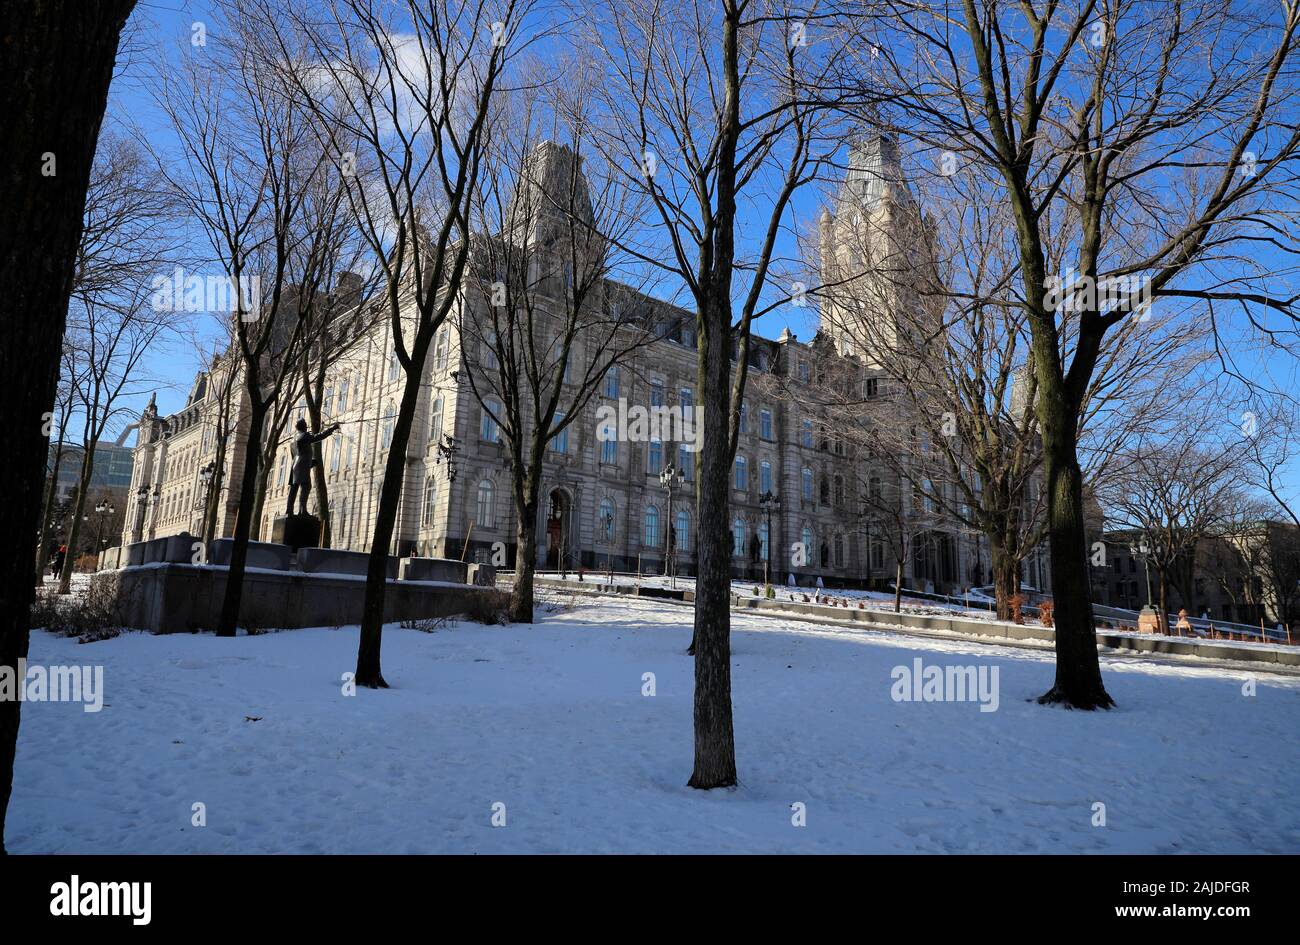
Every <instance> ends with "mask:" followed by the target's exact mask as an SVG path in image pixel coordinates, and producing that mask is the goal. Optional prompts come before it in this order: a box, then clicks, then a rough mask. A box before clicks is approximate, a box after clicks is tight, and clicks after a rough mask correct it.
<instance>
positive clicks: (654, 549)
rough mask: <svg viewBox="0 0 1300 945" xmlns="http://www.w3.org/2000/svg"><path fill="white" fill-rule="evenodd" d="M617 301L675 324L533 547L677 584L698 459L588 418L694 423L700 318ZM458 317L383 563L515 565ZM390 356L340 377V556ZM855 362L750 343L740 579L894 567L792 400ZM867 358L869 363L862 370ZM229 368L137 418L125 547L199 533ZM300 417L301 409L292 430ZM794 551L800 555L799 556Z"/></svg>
mask: <svg viewBox="0 0 1300 945" xmlns="http://www.w3.org/2000/svg"><path fill="white" fill-rule="evenodd" d="M876 146H877V147H879V139H878V138H877V139H876ZM566 151H567V149H565V148H561V147H558V146H555V145H550V144H548V145H544V146H543V154H544V155H551V156H555V157H562V156H563V152H566ZM855 153H858V154H864V153H865V152H863V151H861V150H859V151H857V152H855ZM584 186H585V185H584ZM859 189H861V187H860V185H859V183H857V182H856V178H855V179H854V180H850V181H849V182H848V183H846V185H845V188H844V189H843V191H842V193H841V195H840V197H839V198H838V201H837V212H838V213H841V214H842V213H844V212H846V207H847V206H848V201H850V200H852V199H854V196H855V194H856V193H857V191H858V190H859ZM858 196H861V195H858ZM867 196H868V197H869V196H870V195H869V194H868V195H867ZM623 293H624V295H625V297H639V300H640V301H641V302H642V303H644V305H645V306H646V307H647V308H648V309H655V310H658V311H661V312H664V313H665V317H664V325H663V330H662V331H661V332H660V333H659V334H660V337H658V338H657V340H655V341H653V342H652V343H650V344H649V345H648V346H646V347H643V348H641V349H639V350H638V351H637V352H636V353H635V354H633V355H632V356H630V357H629V358H627V359H626V360H625V361H624V362H623V363H621V364H619V365H618V366H617V367H616V368H614V369H612V370H611V371H609V372H608V373H607V374H606V375H605V376H604V378H603V379H602V381H601V384H600V389H599V391H598V393H597V396H595V397H594V398H593V399H592V401H591V403H590V404H588V406H587V408H586V411H585V415H584V416H583V417H582V418H581V419H580V420H578V421H576V422H574V423H573V424H572V425H571V426H570V427H569V428H568V429H567V430H566V431H565V432H564V433H563V434H561V435H560V436H557V437H556V438H555V439H554V440H553V441H552V443H551V444H550V446H549V449H548V451H547V456H546V465H545V473H544V479H545V482H544V488H543V492H542V495H543V496H544V497H545V498H544V501H543V502H542V505H541V508H540V510H539V516H540V519H541V520H540V521H539V523H538V526H539V527H538V529H537V536H538V539H537V546H536V547H535V548H532V549H529V550H528V553H530V554H533V555H535V556H536V560H537V561H538V563H539V565H540V566H542V567H545V568H557V567H559V566H561V564H563V566H564V567H566V568H568V569H577V568H586V569H592V570H604V569H606V568H609V569H611V570H614V571H632V572H636V571H643V572H662V571H663V569H664V566H665V556H666V555H665V551H666V547H667V544H668V541H669V537H670V535H671V536H672V538H673V540H674V541H675V547H676V552H675V561H676V569H677V572H678V573H679V574H690V573H693V572H694V564H693V562H694V551H695V527H694V524H695V513H694V509H693V508H692V504H693V500H692V498H691V495H692V489H691V484H692V483H693V481H694V474H695V465H696V464H695V462H694V455H693V454H692V452H691V450H690V449H689V447H688V446H686V445H685V444H681V443H677V442H673V441H671V440H664V441H647V442H627V441H620V440H606V439H601V438H600V437H599V436H598V435H597V421H596V415H597V411H598V410H599V409H600V408H601V407H602V406H603V407H608V408H612V409H617V407H618V404H619V402H620V401H622V402H624V403H625V404H633V405H636V404H639V405H643V406H646V407H651V406H664V407H677V408H680V409H681V410H682V411H683V412H684V413H688V414H689V412H690V411H692V410H694V409H695V405H696V404H697V398H696V393H695V387H696V383H697V382H696V360H697V359H696V348H695V340H694V331H693V329H694V316H693V314H692V313H688V312H685V311H682V310H678V309H673V308H672V307H671V306H668V305H666V304H665V303H664V302H662V301H661V300H657V299H651V298H649V297H644V296H639V293H637V292H636V290H634V289H632V288H630V287H623ZM456 322H457V320H455V319H450V320H449V322H448V324H446V325H444V326H443V327H442V328H441V329H440V331H439V333H438V334H437V335H436V337H435V340H434V342H433V345H432V348H431V350H430V352H429V356H428V359H427V361H426V364H425V383H424V386H423V389H422V391H421V394H420V401H419V404H418V408H417V413H416V421H415V426H414V429H413V431H412V435H411V437H410V441H409V444H408V446H407V455H406V464H405V470H406V471H405V478H404V482H403V486H402V495H401V505H400V510H399V514H398V518H397V524H396V528H395V531H394V538H393V543H392V548H391V549H390V551H391V553H393V554H398V555H410V554H416V555H424V556H433V557H448V558H457V559H459V558H462V557H465V558H468V559H469V560H483V561H493V560H495V561H498V562H503V563H504V566H505V567H507V568H508V567H510V566H511V565H512V564H513V561H514V559H515V554H516V549H515V547H514V543H515V526H514V521H513V515H514V511H513V503H512V501H511V497H510V496H511V493H510V471H509V468H508V456H507V453H506V451H505V447H504V445H503V443H502V437H501V433H500V431H499V429H497V426H496V424H495V423H494V422H493V421H492V419H491V417H490V416H489V415H488V414H487V413H486V412H485V411H484V410H483V409H482V408H481V407H480V404H479V402H478V400H477V399H476V398H475V396H474V394H473V393H472V392H471V390H470V388H469V384H468V381H467V378H466V376H465V371H466V370H469V369H472V366H473V365H474V364H476V363H479V361H478V358H477V357H475V356H474V354H475V353H474V352H472V351H466V350H465V349H466V347H467V346H468V345H471V344H473V341H472V340H471V339H464V338H462V337H460V335H459V333H458V332H457V330H456V328H455V324H456ZM392 351H393V346H392V338H391V329H390V327H389V325H388V324H386V323H385V322H384V321H383V320H380V321H379V322H378V323H377V324H376V326H375V327H374V328H372V329H371V330H369V331H367V332H365V333H363V334H362V335H360V336H359V337H357V338H356V339H355V340H354V341H353V342H352V344H351V345H350V347H349V348H348V349H347V350H346V351H345V352H344V353H343V354H342V355H340V356H339V357H338V358H337V359H336V360H335V362H334V363H333V364H332V365H331V367H330V369H329V373H328V377H327V381H326V385H325V389H324V398H323V404H324V409H323V421H324V422H325V423H327V424H328V423H333V422H338V423H340V424H341V425H342V426H341V429H340V432H339V433H338V434H336V435H334V436H333V437H331V438H329V439H328V440H326V441H325V442H324V443H322V444H321V454H320V462H321V463H322V468H323V471H324V475H325V481H326V486H327V492H328V499H327V502H326V506H325V508H323V509H322V508H320V505H319V501H320V498H321V496H320V495H319V494H318V491H317V490H314V491H313V492H312V497H311V502H312V504H313V506H315V507H316V510H317V513H318V514H321V515H328V516H329V517H330V522H331V526H332V536H333V544H334V546H335V547H339V548H347V549H353V550H364V549H366V548H367V547H368V545H369V540H370V535H371V534H372V530H373V527H374V523H375V518H376V512H377V504H378V500H379V492H380V486H381V483H382V478H383V474H384V464H385V461H386V458H387V452H388V449H389V445H390V443H391V439H392V433H393V425H394V422H395V418H396V414H397V405H398V403H399V402H400V398H401V390H402V386H403V383H404V378H405V375H404V373H403V371H402V370H401V368H400V366H399V364H398V362H397V360H396V357H395V356H394V355H393V354H392ZM853 355H854V353H853V352H843V351H839V350H838V349H837V348H836V346H835V344H834V339H833V337H831V336H829V335H828V334H827V333H825V332H819V334H818V335H817V336H816V337H814V338H813V339H812V340H811V341H809V342H806V343H805V342H801V341H800V340H799V339H798V338H797V337H796V336H795V335H794V334H792V333H791V332H790V331H789V330H786V331H784V332H783V333H782V334H781V336H780V337H779V338H776V339H767V338H755V340H754V343H753V345H752V347H751V351H750V354H749V361H750V365H749V368H750V372H751V373H750V382H751V383H750V386H749V388H748V393H747V396H746V401H745V404H744V409H743V416H742V430H741V436H740V442H739V448H738V451H737V456H736V460H735V464H734V467H733V470H732V492H731V511H730V519H731V522H732V545H733V571H734V573H736V574H737V575H742V576H749V577H758V578H761V577H762V575H763V573H764V563H765V562H770V565H769V568H770V577H771V580H773V581H774V582H780V583H785V582H786V580H787V578H788V576H789V575H790V574H793V575H794V576H795V579H796V580H797V581H798V582H799V583H801V584H803V585H805V586H806V585H809V584H811V583H814V582H815V580H816V578H817V577H819V576H820V577H822V578H823V579H824V580H825V582H826V584H827V585H830V586H834V585H855V586H862V585H867V584H874V585H876V586H878V587H882V588H883V587H884V586H885V585H886V584H887V583H888V582H890V581H892V580H893V577H894V564H893V561H892V560H889V559H888V556H887V555H886V554H884V553H883V551H882V549H881V547H880V543H879V541H878V540H875V539H873V536H872V534H871V527H870V524H869V523H868V522H867V521H866V520H865V519H864V517H863V515H862V514H861V505H860V502H859V492H860V490H861V489H862V488H866V484H867V483H870V482H872V481H873V479H874V478H875V477H874V476H873V474H872V471H871V470H870V469H868V468H864V464H868V465H869V461H867V460H864V459H862V458H860V457H857V456H855V455H853V453H852V451H851V450H849V449H848V448H847V447H846V446H845V445H844V444H843V443H842V442H839V441H837V440H836V438H835V437H834V436H830V435H827V434H826V433H825V430H824V428H822V427H821V426H820V425H819V423H818V419H817V416H816V411H815V409H814V408H812V407H810V406H809V405H810V404H812V403H813V402H814V401H815V398H812V397H811V396H801V395H800V390H801V388H803V387H806V386H807V385H809V384H811V383H813V381H814V379H815V377H816V374H817V371H818V364H819V363H820V362H822V361H824V360H825V359H826V358H827V357H845V356H849V357H852V356H853ZM578 357H579V358H581V357H582V352H579V354H578ZM858 363H859V365H860V367H861V369H863V370H866V371H869V370H870V364H869V360H868V359H859V360H858ZM229 369H230V368H229V365H228V363H227V362H218V363H216V364H214V366H213V368H212V369H211V370H210V371H209V372H206V373H205V374H204V375H201V376H200V378H199V379H198V380H197V381H196V383H195V386H194V389H193V390H192V391H191V394H190V397H189V399H188V401H187V404H186V406H185V408H184V409H183V410H182V411H180V412H179V413H177V414H175V415H174V416H171V417H167V418H162V417H159V416H157V413H156V411H155V410H154V409H153V405H152V404H151V405H150V408H149V409H148V410H146V411H145V414H144V415H143V416H142V417H141V428H140V434H139V440H138V443H137V446H136V452H135V470H134V476H133V487H132V494H131V506H130V507H129V508H128V514H127V524H126V530H125V533H124V535H123V540H124V541H137V540H141V539H143V538H151V537H160V536H164V535H170V534H178V533H181V532H190V533H192V534H196V535H197V534H201V532H202V528H203V518H204V509H205V507H208V506H207V501H208V496H207V492H210V491H211V487H210V485H209V484H210V483H211V482H212V479H211V471H212V469H213V468H214V466H215V464H216V462H217V460H216V442H215V441H216V437H215V435H214V433H213V431H214V429H215V427H216V424H217V417H218V414H219V412H220V411H219V401H220V399H221V398H220V396H219V395H220V391H221V390H222V389H223V384H222V383H221V379H223V378H226V377H227V376H228V375H227V374H226V372H227V371H228V370H229ZM233 388H234V395H233V402H232V408H231V418H232V419H231V425H232V429H233V438H232V445H234V448H233V449H228V451H227V455H228V456H230V457H233V458H234V459H235V461H236V462H237V460H238V457H239V456H241V455H242V446H241V445H235V444H240V430H241V425H242V422H243V421H242V418H243V416H244V411H245V406H244V405H243V404H242V402H241V400H240V397H239V393H238V391H239V385H238V384H234V385H233ZM304 413H305V407H304V406H303V405H302V404H299V406H298V408H297V410H296V411H294V412H293V413H291V414H290V415H289V418H288V423H287V424H286V429H289V428H291V426H292V423H293V421H294V419H296V417H297V416H302V415H304ZM277 435H278V436H280V437H281V438H282V440H283V442H282V443H281V446H280V449H279V451H278V453H277V456H276V460H275V463H274V465H273V467H272V469H271V470H270V471H269V475H268V477H267V487H266V496H265V500H264V502H263V503H262V507H261V508H262V512H261V518H260V521H258V522H256V523H255V524H254V528H253V534H254V537H255V538H259V539H262V540H269V538H270V536H271V530H272V523H273V521H274V518H275V516H277V515H280V514H283V511H284V507H285V503H286V500H287V495H288V489H289V482H288V476H289V469H290V466H291V459H290V456H289V449H290V445H291V444H290V439H291V438H290V437H289V436H287V435H286V434H285V433H284V432H283V431H281V432H280V433H279V434H277ZM444 437H450V438H451V440H450V442H451V443H452V444H453V445H454V447H455V451H454V453H453V455H451V456H450V457H448V456H447V455H446V454H445V453H442V452H440V450H439V446H440V444H445V442H447V441H445V440H444ZM668 463H673V464H675V465H676V467H677V468H678V469H679V470H680V471H681V472H682V474H683V476H684V478H685V479H686V486H685V489H684V490H681V491H678V492H677V493H676V494H675V495H674V501H673V506H672V509H671V513H670V510H669V508H668V496H667V494H666V492H665V490H664V488H663V486H661V484H660V475H659V474H660V472H661V470H662V469H663V467H664V466H665V465H666V464H668ZM226 465H227V466H229V463H227V464H226ZM218 478H219V481H220V483H221V491H220V495H219V496H217V497H215V500H216V502H217V506H218V512H217V514H216V516H215V522H216V528H215V530H214V533H215V534H217V535H227V534H230V533H231V532H232V531H233V527H234V516H235V510H236V509H237V507H238V504H239V501H240V497H239V496H238V495H237V494H236V493H237V490H238V480H239V470H238V469H233V468H227V469H226V471H225V474H224V475H223V476H220V477H218ZM232 490H233V491H232ZM765 497H766V498H765ZM670 529H671V531H670ZM796 546H797V547H798V548H799V549H801V550H802V551H801V553H799V554H795V553H793V551H794V549H795V548H796ZM1045 578H1046V574H1045V569H1043V568H1041V561H1039V560H1037V559H1036V560H1035V562H1034V564H1033V566H1032V570H1031V571H1030V572H1029V573H1028V574H1027V575H1026V580H1028V581H1029V582H1030V583H1031V584H1035V585H1038V586H1042V584H1041V583H1040V581H1044V580H1045ZM904 580H905V583H906V584H907V585H909V586H911V587H913V588H917V589H923V590H933V591H936V592H939V593H957V592H960V591H961V590H962V589H963V588H965V587H969V586H972V585H981V584H985V583H987V582H988V580H989V575H988V558H987V553H986V551H984V550H983V549H982V548H981V543H980V542H979V541H978V540H977V539H976V538H975V537H973V536H971V535H969V534H964V533H962V532H961V531H960V530H958V529H956V528H954V527H951V526H948V527H944V526H943V525H942V523H940V524H939V525H937V526H936V527H935V528H933V529H930V530H928V531H927V532H926V534H925V535H924V536H923V538H922V539H920V540H918V541H917V542H916V543H915V546H914V548H913V551H912V553H911V554H910V556H909V561H908V562H907V566H906V568H905V569H904Z"/></svg>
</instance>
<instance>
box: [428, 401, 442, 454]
mask: <svg viewBox="0 0 1300 945" xmlns="http://www.w3.org/2000/svg"><path fill="white" fill-rule="evenodd" d="M441 439H442V398H441V397H435V398H433V405H432V406H431V407H430V408H429V440H430V442H432V443H435V444H436V443H438V442H439V441H440V440H441Z"/></svg>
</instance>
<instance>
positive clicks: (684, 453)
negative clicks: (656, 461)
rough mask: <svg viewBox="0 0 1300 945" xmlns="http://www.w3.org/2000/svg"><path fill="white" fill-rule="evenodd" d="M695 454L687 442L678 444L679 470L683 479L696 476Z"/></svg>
mask: <svg viewBox="0 0 1300 945" xmlns="http://www.w3.org/2000/svg"><path fill="white" fill-rule="evenodd" d="M694 469H695V454H694V453H692V452H691V448H690V447H689V446H687V445H686V444H685V443H680V444H678V446H677V471H678V472H679V473H681V474H682V478H683V479H693V478H695V473H694Z"/></svg>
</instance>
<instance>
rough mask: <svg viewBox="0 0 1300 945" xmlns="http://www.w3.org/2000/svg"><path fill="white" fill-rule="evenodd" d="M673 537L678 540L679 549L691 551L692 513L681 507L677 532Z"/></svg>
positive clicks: (678, 514)
mask: <svg viewBox="0 0 1300 945" xmlns="http://www.w3.org/2000/svg"><path fill="white" fill-rule="evenodd" d="M673 537H674V539H675V540H676V542H677V550H678V551H690V549H691V515H690V513H689V512H687V511H686V510H685V509H681V510H679V511H678V512H677V526H676V534H675V535H674V536H673Z"/></svg>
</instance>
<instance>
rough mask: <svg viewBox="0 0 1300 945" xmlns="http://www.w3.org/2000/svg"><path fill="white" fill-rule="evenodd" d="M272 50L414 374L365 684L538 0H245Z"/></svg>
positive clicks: (396, 447) (372, 614)
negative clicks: (405, 507) (327, 166)
mask: <svg viewBox="0 0 1300 945" xmlns="http://www.w3.org/2000/svg"><path fill="white" fill-rule="evenodd" d="M236 5H237V6H238V7H240V8H241V9H243V10H245V11H246V12H247V14H248V17H249V24H250V28H252V29H254V30H255V32H256V35H257V37H258V38H257V42H258V43H259V46H260V48H261V49H262V50H263V57H264V59H267V60H268V61H276V62H278V64H279V66H280V68H282V69H283V70H284V72H285V74H286V75H287V76H288V77H289V81H290V84H291V85H292V88H293V94H294V97H295V99H297V100H298V101H301V102H302V103H303V104H304V106H305V107H307V108H308V109H310V110H311V112H312V114H313V115H314V116H315V119H316V120H315V123H314V127H315V131H316V134H317V135H318V137H319V138H320V140H321V141H322V143H323V144H324V145H325V148H326V150H327V151H328V152H329V153H331V154H335V155H337V156H338V157H339V159H340V160H341V161H342V162H343V164H344V165H345V166H347V168H348V171H349V178H348V179H349V184H350V186H349V188H348V191H347V193H348V202H349V207H350V209H351V211H352V214H353V216H354V217H355V219H356V220H357V222H358V225H359V226H360V229H361V232H362V239H363V240H364V241H365V243H366V244H367V245H368V247H369V250H370V256H371V259H372V261H373V265H374V266H375V267H376V269H378V270H379V272H380V281H381V283H382V290H381V292H380V294H379V302H380V304H382V306H383V308H384V310H385V313H386V315H387V319H388V330H389V332H390V334H391V338H392V343H393V352H394V357H395V358H396V360H397V363H398V364H399V365H400V368H401V371H402V374H403V377H404V383H403V387H402V394H401V402H400V404H399V405H398V408H397V415H396V417H395V418H394V423H393V433H392V437H391V439H390V440H389V442H388V444H387V450H388V455H387V458H386V460H385V468H384V481H383V485H382V487H381V489H380V495H379V507H378V513H377V515H376V518H375V530H374V534H373V535H372V537H371V543H370V562H369V567H368V569H367V576H366V594H365V601H364V604H363V607H362V618H361V634H360V642H359V644H358V648H357V669H356V682H357V684H358V685H362V686H367V687H370V688H386V687H387V683H386V682H385V681H384V677H383V674H382V672H381V671H380V644H381V640H382V630H383V615H384V596H385V591H386V578H387V569H388V551H389V546H390V544H391V542H392V538H393V528H394V525H395V523H396V520H397V508H398V503H399V501H400V498H401V490H402V482H403V478H404V473H405V468H406V448H407V444H408V442H409V440H410V436H411V429H412V424H413V422H414V419H415V412H416V407H417V405H418V403H419V399H420V394H421V390H422V389H423V387H424V383H425V362H426V360H427V356H428V352H429V347H430V344H431V343H432V341H433V338H434V336H435V334H436V333H437V332H438V330H439V328H440V327H441V326H442V325H443V323H444V322H445V321H446V319H447V316H448V315H449V314H450V312H451V311H452V309H453V307H454V305H455V304H456V300H457V298H458V296H459V290H460V286H461V280H462V278H463V276H464V274H465V271H466V265H467V263H468V260H469V256H470V250H471V242H472V240H471V231H470V211H471V206H472V201H473V198H474V192H475V190H476V188H477V187H478V186H479V184H480V180H481V174H482V168H481V163H482V160H483V155H484V148H485V130H486V128H487V124H488V120H489V117H490V114H491V110H492V104H493V102H494V99H495V95H496V93H497V89H498V84H499V83H501V82H502V81H504V80H503V75H504V74H505V73H506V72H507V70H508V69H509V67H510V64H511V62H512V60H513V59H514V58H515V57H517V56H519V55H521V54H523V53H524V52H525V51H526V50H527V48H528V46H529V44H530V43H531V42H533V41H535V40H536V39H537V37H538V36H539V35H541V34H542V33H544V32H545V30H542V31H540V32H533V33H529V32H527V31H526V26H525V24H528V27H529V28H531V26H532V25H533V24H531V23H529V22H528V21H529V15H530V13H531V11H532V10H533V7H534V4H533V0H506V2H504V3H503V4H501V5H499V6H498V5H494V4H489V3H487V2H486V0H478V2H470V3H466V4H460V3H451V2H448V0H391V2H388V3H383V4H378V3H374V2H370V0H332V2H329V3H328V4H326V5H325V10H324V11H323V13H322V11H321V10H320V9H319V8H318V7H317V6H316V5H309V4H291V5H290V7H289V9H288V10H284V9H280V8H279V7H278V5H273V4H269V3H266V2H263V0H237V2H236Z"/></svg>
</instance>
